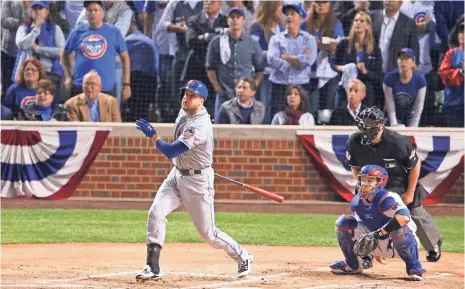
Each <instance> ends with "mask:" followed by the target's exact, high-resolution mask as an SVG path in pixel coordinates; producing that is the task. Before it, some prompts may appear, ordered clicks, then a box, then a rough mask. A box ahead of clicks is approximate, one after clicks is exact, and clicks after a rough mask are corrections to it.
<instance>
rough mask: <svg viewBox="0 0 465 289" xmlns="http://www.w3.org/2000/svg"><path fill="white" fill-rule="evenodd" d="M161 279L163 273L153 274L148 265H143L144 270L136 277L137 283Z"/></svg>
mask: <svg viewBox="0 0 465 289" xmlns="http://www.w3.org/2000/svg"><path fill="white" fill-rule="evenodd" d="M162 277H163V272H162V271H161V270H160V271H159V272H158V273H154V272H153V271H152V268H150V266H149V265H145V267H144V270H142V272H140V273H139V274H137V275H136V281H137V282H145V281H147V280H158V279H161V278H162Z"/></svg>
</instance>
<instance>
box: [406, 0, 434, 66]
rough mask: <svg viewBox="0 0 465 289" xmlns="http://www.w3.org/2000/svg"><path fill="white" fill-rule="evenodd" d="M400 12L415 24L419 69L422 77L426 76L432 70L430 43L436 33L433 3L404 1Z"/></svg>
mask: <svg viewBox="0 0 465 289" xmlns="http://www.w3.org/2000/svg"><path fill="white" fill-rule="evenodd" d="M400 11H401V12H402V13H404V14H405V15H406V16H407V17H409V18H411V19H413V20H414V21H415V23H416V26H417V34H418V42H419V48H420V54H419V55H420V56H419V58H420V59H419V64H420V66H419V69H420V72H421V73H423V75H427V74H428V73H429V72H430V71H431V70H433V67H432V63H431V55H430V50H431V43H433V41H434V37H435V32H436V19H435V17H434V1H429V0H422V1H416V0H408V1H404V3H403V4H402V7H401V8H400Z"/></svg>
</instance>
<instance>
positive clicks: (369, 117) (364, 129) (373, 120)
mask: <svg viewBox="0 0 465 289" xmlns="http://www.w3.org/2000/svg"><path fill="white" fill-rule="evenodd" d="M356 122H357V127H358V129H359V130H360V132H361V133H362V141H361V143H362V144H364V145H369V144H371V141H372V140H373V139H374V138H376V135H377V134H378V132H379V131H380V128H379V127H378V125H379V124H383V125H385V124H386V119H385V118H384V114H383V112H382V111H381V110H380V109H379V108H377V107H374V106H373V107H368V108H365V109H364V110H363V111H362V112H361V113H360V114H359V115H358V117H357V119H356Z"/></svg>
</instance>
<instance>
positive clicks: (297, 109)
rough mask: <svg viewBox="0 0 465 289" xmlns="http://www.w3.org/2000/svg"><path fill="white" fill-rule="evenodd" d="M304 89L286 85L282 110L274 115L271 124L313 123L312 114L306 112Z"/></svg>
mask: <svg viewBox="0 0 465 289" xmlns="http://www.w3.org/2000/svg"><path fill="white" fill-rule="evenodd" d="M307 111H308V110H307V105H306V96H305V90H304V89H303V88H302V86H293V85H291V86H288V87H287V98H286V102H285V103H284V106H283V110H282V111H280V112H278V113H277V114H275V115H274V117H273V120H272V121H271V124H272V125H315V120H314V119H313V115H312V114H311V113H309V112H307Z"/></svg>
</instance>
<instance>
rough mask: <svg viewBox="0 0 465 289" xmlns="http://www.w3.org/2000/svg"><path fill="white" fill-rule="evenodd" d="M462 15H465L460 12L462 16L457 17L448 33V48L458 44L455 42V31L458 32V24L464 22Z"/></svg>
mask: <svg viewBox="0 0 465 289" xmlns="http://www.w3.org/2000/svg"><path fill="white" fill-rule="evenodd" d="M464 17H465V15H463V14H462V16H461V17H460V18H459V20H458V21H457V23H456V24H455V26H454V28H452V31H451V32H450V33H449V36H448V37H447V43H448V45H449V49H452V48H455V47H458V46H459V43H458V42H457V33H458V32H459V28H460V26H461V25H462V24H463V22H464Z"/></svg>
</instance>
